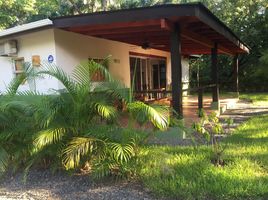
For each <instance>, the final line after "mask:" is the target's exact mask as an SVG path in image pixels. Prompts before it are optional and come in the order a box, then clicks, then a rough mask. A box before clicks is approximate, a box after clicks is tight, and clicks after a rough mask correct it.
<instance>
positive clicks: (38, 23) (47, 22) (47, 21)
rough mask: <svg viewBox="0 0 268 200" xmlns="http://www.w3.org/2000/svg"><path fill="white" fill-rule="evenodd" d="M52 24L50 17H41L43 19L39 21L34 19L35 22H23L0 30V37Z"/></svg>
mask: <svg viewBox="0 0 268 200" xmlns="http://www.w3.org/2000/svg"><path fill="white" fill-rule="evenodd" d="M52 25H53V22H52V21H51V20H50V19H43V20H39V21H35V22H31V23H27V24H23V25H18V26H15V27H13V28H9V29H6V30H3V31H1V32H0V39H2V38H5V37H9V36H11V35H16V34H20V33H25V32H29V31H33V30H36V29H41V28H47V27H51V26H52Z"/></svg>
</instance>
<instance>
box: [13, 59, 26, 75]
mask: <svg viewBox="0 0 268 200" xmlns="http://www.w3.org/2000/svg"><path fill="white" fill-rule="evenodd" d="M14 70H15V75H16V76H18V75H20V74H22V73H23V72H24V58H16V59H14Z"/></svg>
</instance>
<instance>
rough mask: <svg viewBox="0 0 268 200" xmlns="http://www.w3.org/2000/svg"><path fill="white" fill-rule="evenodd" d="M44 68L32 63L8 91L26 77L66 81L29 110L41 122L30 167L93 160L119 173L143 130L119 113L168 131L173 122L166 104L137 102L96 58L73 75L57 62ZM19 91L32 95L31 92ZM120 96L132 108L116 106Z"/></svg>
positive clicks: (69, 165) (105, 171) (79, 164)
mask: <svg viewBox="0 0 268 200" xmlns="http://www.w3.org/2000/svg"><path fill="white" fill-rule="evenodd" d="M42 68H43V69H42V70H39V71H36V70H34V69H33V68H32V67H31V66H27V68H26V70H25V74H23V75H22V76H21V77H19V78H17V79H16V80H14V81H13V82H12V84H11V85H10V87H9V90H8V93H9V95H11V96H12V95H15V93H16V92H17V90H18V87H19V85H20V83H22V82H24V81H25V80H26V79H34V78H36V77H40V76H46V75H49V76H51V77H54V78H56V79H57V80H58V81H59V82H60V83H61V84H62V85H63V86H64V90H60V91H56V93H55V94H54V95H47V96H42V101H41V103H40V102H39V103H37V104H34V103H33V104H30V105H28V106H26V108H25V109H24V111H25V112H26V111H27V110H28V109H29V110H32V112H30V114H31V115H32V116H33V119H34V121H35V122H34V123H33V124H34V125H35V126H36V125H37V127H35V128H33V129H32V131H33V135H32V137H31V138H32V145H33V146H32V148H31V149H30V151H29V154H30V157H29V159H28V162H27V167H26V169H28V168H29V167H30V166H31V165H33V164H34V163H36V162H37V163H40V161H42V162H45V163H49V164H53V165H54V166H56V167H57V168H58V167H59V166H62V167H64V168H65V169H67V170H71V169H76V168H83V167H84V166H85V164H90V165H91V166H93V168H94V166H95V171H96V172H97V173H98V174H99V175H100V176H101V175H105V174H113V173H115V172H118V171H120V170H119V169H120V166H123V165H124V164H125V163H127V162H128V161H129V160H131V159H132V158H133V157H134V156H135V152H136V151H135V148H136V143H135V141H136V139H137V138H140V136H139V135H140V134H138V133H139V131H130V132H129V131H126V130H124V129H123V128H121V127H120V126H118V120H117V119H118V117H117V116H118V115H120V114H122V112H126V113H128V114H129V116H130V118H131V119H133V120H137V121H138V122H139V123H145V122H147V121H149V122H151V123H152V124H153V125H154V126H155V127H156V128H159V129H162V130H163V129H166V128H167V126H168V121H169V120H168V115H167V114H168V112H167V110H166V109H163V108H160V107H157V108H154V107H152V106H149V105H147V104H145V103H143V102H137V101H134V100H133V95H132V92H131V90H130V91H129V90H127V89H126V88H125V87H124V86H123V85H122V84H121V83H120V82H119V81H116V80H114V79H113V78H112V77H111V75H110V74H109V72H108V71H107V69H106V68H105V67H103V65H102V64H99V63H96V62H94V61H93V60H92V61H87V62H84V63H82V64H80V65H78V66H77V67H76V68H75V69H74V71H73V73H72V74H71V75H68V74H66V73H65V72H64V71H63V70H61V69H60V68H58V67H56V66H51V65H44V66H43V67H42ZM96 73H101V74H102V75H103V77H104V81H103V82H98V83H96V82H94V81H93V77H94V75H95V74H96ZM17 94H19V96H21V95H26V96H27V92H24V93H20V92H17ZM118 101H120V102H123V104H124V105H125V107H126V109H124V110H123V111H119V110H118V109H117V108H116V107H115V102H118ZM11 102H12V101H11ZM11 102H10V103H9V104H11ZM13 103H15V104H16V103H19V102H13ZM27 112H28V111H27ZM27 143H28V141H27ZM27 143H26V144H27ZM28 145H30V144H28ZM30 146H31V145H30ZM3 152H4V151H3ZM1 155H2V154H1V153H0V160H2V161H3V162H4V163H7V160H6V157H5V155H4V154H3V156H1ZM1 158H3V159H1ZM0 163H1V162H0ZM5 165H6V164H5ZM101 169H103V170H101Z"/></svg>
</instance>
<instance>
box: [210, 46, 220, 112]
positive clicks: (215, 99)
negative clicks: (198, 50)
mask: <svg viewBox="0 0 268 200" xmlns="http://www.w3.org/2000/svg"><path fill="white" fill-rule="evenodd" d="M211 77H212V84H215V85H216V86H215V87H213V88H212V107H213V108H215V109H219V107H220V106H219V68H218V45H217V43H215V45H214V47H213V48H212V49H211Z"/></svg>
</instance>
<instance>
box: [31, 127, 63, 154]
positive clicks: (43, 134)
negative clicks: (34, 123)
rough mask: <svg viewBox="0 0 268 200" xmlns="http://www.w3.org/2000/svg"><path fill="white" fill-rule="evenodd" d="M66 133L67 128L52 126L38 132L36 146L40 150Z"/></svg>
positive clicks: (35, 140)
mask: <svg viewBox="0 0 268 200" xmlns="http://www.w3.org/2000/svg"><path fill="white" fill-rule="evenodd" d="M65 133H66V129H65V128H51V129H47V130H42V131H40V132H39V133H38V134H37V137H36V138H35V139H34V146H35V148H36V150H37V151H38V150H40V149H42V148H43V147H44V146H46V145H49V144H52V143H56V142H58V141H60V140H61V139H62V137H63V136H64V134H65Z"/></svg>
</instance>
